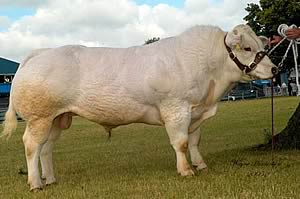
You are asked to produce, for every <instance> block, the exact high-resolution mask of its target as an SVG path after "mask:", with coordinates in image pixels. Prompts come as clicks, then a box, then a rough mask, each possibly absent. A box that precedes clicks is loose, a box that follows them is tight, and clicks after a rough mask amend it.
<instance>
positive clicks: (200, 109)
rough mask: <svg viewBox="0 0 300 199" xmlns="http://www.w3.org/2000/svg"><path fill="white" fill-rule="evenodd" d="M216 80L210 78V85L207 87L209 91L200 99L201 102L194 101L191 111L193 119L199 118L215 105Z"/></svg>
mask: <svg viewBox="0 0 300 199" xmlns="http://www.w3.org/2000/svg"><path fill="white" fill-rule="evenodd" d="M215 85H216V83H215V81H214V80H210V81H209V84H208V87H207V92H206V94H205V95H204V97H203V98H202V99H201V100H200V101H199V103H193V104H192V107H191V112H192V115H191V117H192V120H197V119H199V118H201V116H202V115H203V114H204V113H205V112H207V111H209V110H210V109H211V107H213V106H214V104H215Z"/></svg>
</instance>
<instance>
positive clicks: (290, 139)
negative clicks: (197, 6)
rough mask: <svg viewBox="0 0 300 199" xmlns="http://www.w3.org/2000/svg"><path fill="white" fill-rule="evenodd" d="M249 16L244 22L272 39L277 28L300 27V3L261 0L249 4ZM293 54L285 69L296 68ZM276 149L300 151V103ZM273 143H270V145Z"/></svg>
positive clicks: (278, 55) (280, 52)
mask: <svg viewBox="0 0 300 199" xmlns="http://www.w3.org/2000/svg"><path fill="white" fill-rule="evenodd" d="M245 10H246V11H247V12H248V15H247V16H245V18H244V20H246V21H247V22H248V25H249V26H251V27H252V28H253V30H254V31H255V32H256V33H257V34H260V35H265V36H267V37H272V36H273V35H275V34H277V28H278V26H279V25H280V24H287V25H292V24H295V25H297V26H298V27H299V25H300V2H299V0H274V1H270V0H260V1H259V5H257V4H253V3H251V4H248V6H247V8H246V9H245ZM287 45H288V42H285V43H284V45H281V46H280V47H279V48H278V49H276V50H275V51H274V54H273V55H272V57H271V59H272V61H274V63H278V62H279V61H280V60H281V58H282V56H283V54H284V52H285V51H286V48H287ZM294 65H295V64H294V62H293V58H292V54H291V52H290V54H289V56H288V58H287V60H286V62H285V66H286V67H285V69H286V70H289V69H290V68H292V67H294ZM275 140H276V147H278V148H297V149H300V103H299V105H298V107H297V109H296V111H295V112H294V114H293V115H292V117H291V118H290V120H289V122H288V124H287V126H286V127H285V128H284V129H283V130H282V131H281V132H280V133H278V134H277V135H276V136H275ZM270 143H271V141H270V142H269V143H268V144H270Z"/></svg>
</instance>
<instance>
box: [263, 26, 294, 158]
mask: <svg viewBox="0 0 300 199" xmlns="http://www.w3.org/2000/svg"><path fill="white" fill-rule="evenodd" d="M291 28H297V26H296V25H291V26H288V25H286V24H281V25H280V26H278V29H277V32H278V34H279V35H280V36H281V37H282V38H283V39H282V40H281V41H280V42H278V44H276V45H275V46H274V47H273V48H272V49H271V50H270V51H269V52H268V55H270V54H271V53H272V52H273V51H274V50H275V49H276V48H277V47H278V46H279V45H280V44H281V43H282V42H284V41H285V40H286V39H287V40H289V41H290V44H289V45H288V48H287V50H286V52H285V53H284V56H283V57H282V60H281V61H280V63H279V64H278V68H279V70H281V69H282V67H283V62H284V60H285V59H286V58H287V54H288V52H289V50H290V48H292V49H293V55H294V62H295V72H296V84H297V86H298V94H297V95H298V96H300V87H299V80H298V78H297V77H298V63H297V59H298V47H297V44H300V38H298V39H288V38H287V36H286V34H285V32H286V31H287V30H288V29H291ZM271 120H272V124H271V125H272V150H271V153H272V164H274V147H275V128H274V79H273V78H272V79H271Z"/></svg>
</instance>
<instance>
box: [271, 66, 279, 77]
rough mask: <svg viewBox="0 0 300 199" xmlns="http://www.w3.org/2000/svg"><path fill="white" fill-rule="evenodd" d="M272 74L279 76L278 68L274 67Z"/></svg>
mask: <svg viewBox="0 0 300 199" xmlns="http://www.w3.org/2000/svg"><path fill="white" fill-rule="evenodd" d="M271 72H272V74H273V75H274V76H275V75H277V74H278V68H277V67H272V69H271Z"/></svg>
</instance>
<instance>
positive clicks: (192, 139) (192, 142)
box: [189, 130, 207, 170]
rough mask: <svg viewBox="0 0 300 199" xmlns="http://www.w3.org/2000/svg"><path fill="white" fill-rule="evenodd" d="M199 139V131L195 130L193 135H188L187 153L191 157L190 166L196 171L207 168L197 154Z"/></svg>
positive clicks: (198, 153)
mask: <svg viewBox="0 0 300 199" xmlns="http://www.w3.org/2000/svg"><path fill="white" fill-rule="evenodd" d="M200 139H201V135H200V130H196V131H194V132H193V133H191V134H189V151H190V155H191V160H192V165H193V166H194V167H196V169H197V170H201V169H205V168H206V167H207V165H206V164H205V162H204V161H203V158H202V156H201V154H200V152H199V143H200Z"/></svg>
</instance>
